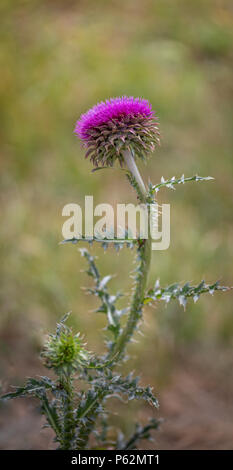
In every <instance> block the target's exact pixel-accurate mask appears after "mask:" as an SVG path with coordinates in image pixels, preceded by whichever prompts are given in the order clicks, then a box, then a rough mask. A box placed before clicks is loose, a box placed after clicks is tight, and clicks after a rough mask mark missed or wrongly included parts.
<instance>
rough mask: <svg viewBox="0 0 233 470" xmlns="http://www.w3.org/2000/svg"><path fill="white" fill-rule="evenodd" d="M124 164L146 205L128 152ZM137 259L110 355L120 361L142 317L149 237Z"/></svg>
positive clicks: (141, 183)
mask: <svg viewBox="0 0 233 470" xmlns="http://www.w3.org/2000/svg"><path fill="white" fill-rule="evenodd" d="M123 156H124V159H125V162H126V164H127V166H128V168H129V170H130V172H131V174H132V175H133V177H134V179H135V180H136V183H137V184H138V186H139V189H140V193H139V194H138V196H139V197H140V202H141V203H144V204H145V203H146V198H147V191H146V188H145V185H144V182H143V179H142V177H141V175H140V173H139V171H138V168H137V165H136V163H135V159H134V158H133V155H132V153H131V152H130V151H125V152H124V153H123ZM138 259H139V261H140V264H139V266H138V268H137V270H136V276H135V286H134V292H133V297H132V301H131V306H130V311H129V316H128V321H127V323H126V326H125V328H124V329H123V331H122V333H121V335H120V337H119V339H118V341H117V343H116V345H115V347H114V348H113V351H112V355H116V354H117V356H118V358H119V359H120V358H121V357H122V354H123V353H124V350H125V348H126V346H127V343H128V342H129V341H130V339H131V338H132V335H133V333H134V331H135V328H136V326H137V323H138V321H139V320H140V318H141V315H142V308H143V298H144V291H145V288H146V284H147V279H148V274H149V269H150V260H151V236H150V234H149V237H148V238H147V239H145V240H143V241H142V242H141V243H140V244H139V247H138Z"/></svg>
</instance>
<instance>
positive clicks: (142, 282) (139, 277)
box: [78, 151, 151, 449]
mask: <svg viewBox="0 0 233 470" xmlns="http://www.w3.org/2000/svg"><path fill="white" fill-rule="evenodd" d="M123 156H124V159H125V162H126V164H127V166H128V169H129V171H130V175H129V181H130V182H132V183H133V182H134V183H135V182H136V188H135V189H136V190H137V195H138V198H139V200H140V202H141V203H143V204H145V203H146V202H147V191H146V188H145V185H144V182H143V180H142V177H141V175H140V173H139V171H138V168H137V166H136V163H135V160H134V158H133V156H132V154H131V153H130V152H128V151H125V152H124V154H123ZM134 187H135V185H134ZM138 259H139V266H138V268H137V273H136V276H135V287H134V293H133V297H132V302H131V306H130V312H129V316H128V321H127V323H126V326H125V328H124V329H123V331H122V333H121V334H120V336H119V338H118V340H117V342H116V344H115V346H114V348H113V349H112V351H111V353H110V355H109V358H108V359H112V358H113V357H114V358H115V357H116V361H115V363H116V362H117V360H120V359H121V357H122V355H123V353H124V351H125V348H126V346H127V344H128V343H129V341H130V340H131V338H132V336H133V333H134V331H135V329H136V327H137V324H138V321H139V320H140V318H141V316H142V309H143V300H144V292H145V288H146V284H147V279H148V274H149V269H150V260H151V237H150V234H149V238H148V239H146V240H143V241H142V242H141V243H140V245H139V247H138ZM102 399H103V397H101V398H100V399H99V402H97V401H96V398H95V399H93V401H92V403H91V404H90V406H89V407H88V412H86V413H85V416H86V417H87V418H89V420H90V426H86V427H85V426H84V427H83V429H81V432H80V434H79V442H78V448H79V449H84V448H85V447H86V445H87V442H88V439H89V435H90V433H91V431H92V420H91V416H92V412H93V413H94V417H95V419H96V418H97V416H98V411H97V405H98V404H99V403H101V401H102Z"/></svg>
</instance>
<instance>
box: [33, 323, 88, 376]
mask: <svg viewBox="0 0 233 470" xmlns="http://www.w3.org/2000/svg"><path fill="white" fill-rule="evenodd" d="M84 346H85V345H84V344H83V342H82V338H81V337H80V334H79V333H78V334H76V335H74V334H73V333H72V330H71V328H69V327H68V326H66V325H65V324H64V322H63V321H61V323H59V324H58V328H57V331H56V334H55V335H53V334H51V335H49V337H48V340H47V342H46V344H45V346H44V350H43V352H42V357H43V358H44V361H45V365H46V366H47V367H48V368H49V369H50V368H52V369H55V370H56V371H57V372H61V371H64V372H72V371H75V370H76V369H77V368H78V367H79V366H84V365H85V364H87V362H88V360H89V359H90V354H89V352H88V351H87V350H86V349H85V347H84Z"/></svg>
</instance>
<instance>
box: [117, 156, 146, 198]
mask: <svg viewBox="0 0 233 470" xmlns="http://www.w3.org/2000/svg"><path fill="white" fill-rule="evenodd" d="M123 157H124V160H125V163H126V165H127V167H128V169H129V171H130V173H132V175H133V177H134V178H135V180H136V181H137V183H138V186H139V188H140V190H141V192H142V194H143V195H144V196H145V197H146V194H147V192H146V187H145V184H144V181H143V179H142V177H141V175H140V173H139V170H138V167H137V165H136V163H135V159H134V157H133V155H132V153H131V152H130V150H124V152H123ZM141 202H145V201H141Z"/></svg>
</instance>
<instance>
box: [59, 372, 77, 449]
mask: <svg viewBox="0 0 233 470" xmlns="http://www.w3.org/2000/svg"><path fill="white" fill-rule="evenodd" d="M61 386H62V388H63V390H64V398H63V412H64V422H63V442H62V446H61V449H62V450H70V449H72V447H73V441H74V437H75V421H74V414H73V413H74V410H73V386H72V379H71V377H70V376H66V377H65V378H64V377H62V378H61Z"/></svg>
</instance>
